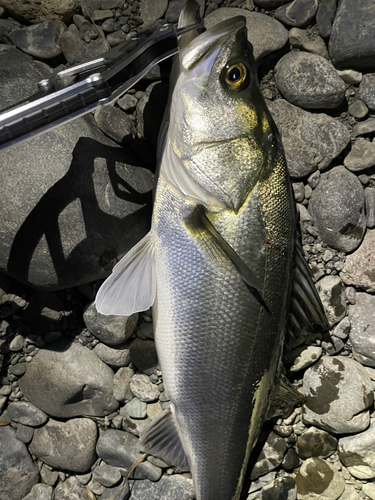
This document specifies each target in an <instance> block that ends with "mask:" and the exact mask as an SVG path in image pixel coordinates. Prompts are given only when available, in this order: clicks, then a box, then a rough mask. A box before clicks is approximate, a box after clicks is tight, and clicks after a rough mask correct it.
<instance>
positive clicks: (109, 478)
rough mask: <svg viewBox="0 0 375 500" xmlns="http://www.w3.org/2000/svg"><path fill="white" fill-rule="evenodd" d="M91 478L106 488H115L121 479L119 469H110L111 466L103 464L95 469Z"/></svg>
mask: <svg viewBox="0 0 375 500" xmlns="http://www.w3.org/2000/svg"><path fill="white" fill-rule="evenodd" d="M93 477H94V478H95V479H96V481H98V482H99V483H100V484H102V485H103V486H105V487H107V488H111V487H112V486H115V485H116V484H118V483H119V482H120V481H121V479H122V476H121V472H120V469H118V468H117V467H112V466H111V465H108V464H106V463H104V462H103V463H102V464H101V465H98V466H97V467H95V469H94V472H93Z"/></svg>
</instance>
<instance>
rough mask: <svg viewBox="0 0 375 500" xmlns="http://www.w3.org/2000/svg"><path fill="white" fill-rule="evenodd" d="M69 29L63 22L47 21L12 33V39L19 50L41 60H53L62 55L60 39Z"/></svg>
mask: <svg viewBox="0 0 375 500" xmlns="http://www.w3.org/2000/svg"><path fill="white" fill-rule="evenodd" d="M66 29H67V27H66V25H65V24H64V23H63V22H62V21H46V22H44V23H41V24H35V25H33V26H27V27H26V28H21V29H16V30H14V31H12V32H11V34H10V39H11V41H12V43H13V44H14V45H15V46H16V47H17V48H19V49H21V50H23V51H24V52H26V54H30V55H31V56H34V57H38V58H40V59H53V58H54V57H57V56H59V55H60V54H61V47H60V45H59V38H60V36H61V34H62V33H63V32H64V31H66Z"/></svg>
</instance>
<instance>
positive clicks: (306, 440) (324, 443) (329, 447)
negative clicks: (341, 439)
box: [296, 427, 337, 460]
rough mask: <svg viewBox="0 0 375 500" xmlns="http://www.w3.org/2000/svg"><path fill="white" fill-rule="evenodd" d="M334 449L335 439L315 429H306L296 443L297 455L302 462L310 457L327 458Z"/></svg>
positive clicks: (335, 446)
mask: <svg viewBox="0 0 375 500" xmlns="http://www.w3.org/2000/svg"><path fill="white" fill-rule="evenodd" d="M336 448H337V439H336V438H334V437H333V436H331V435H330V434H328V432H325V431H322V430H320V429H317V428H316V427H310V428H309V429H307V431H305V432H304V433H303V434H301V436H299V438H298V439H297V443H296V449H297V453H298V455H299V456H300V457H301V458H302V459H303V460H305V459H306V458H310V457H322V458H326V457H329V456H330V455H332V453H334V452H335V451H336Z"/></svg>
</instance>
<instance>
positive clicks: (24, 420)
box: [7, 401, 48, 427]
mask: <svg viewBox="0 0 375 500" xmlns="http://www.w3.org/2000/svg"><path fill="white" fill-rule="evenodd" d="M7 411H8V416H9V418H10V419H11V420H13V422H19V423H21V424H24V425H29V426H31V427H39V426H40V425H43V424H45V423H46V422H47V419H48V417H47V415H46V414H45V413H44V411H42V410H40V409H39V408H37V407H36V406H34V405H32V404H31V403H27V402H26V401H16V402H14V403H10V405H9V406H8V409H7Z"/></svg>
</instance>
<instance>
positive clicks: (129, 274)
mask: <svg viewBox="0 0 375 500" xmlns="http://www.w3.org/2000/svg"><path fill="white" fill-rule="evenodd" d="M155 295H156V273H155V259H154V247H153V243H152V232H151V231H150V232H149V233H148V234H147V235H146V236H145V237H144V238H143V239H142V240H141V241H140V242H139V243H137V244H136V245H135V246H134V247H133V248H132V249H131V250H129V252H128V253H127V254H126V255H125V256H124V257H123V258H122V259H121V260H120V262H118V263H117V264H116V265H115V267H114V268H113V271H112V274H111V275H110V276H108V278H107V279H106V280H105V282H104V283H103V284H102V286H101V287H100V288H99V291H98V293H97V296H96V299H95V305H96V308H97V310H98V311H99V313H101V314H117V315H121V316H130V315H131V314H133V313H135V312H140V311H146V310H147V309H149V308H150V307H151V306H152V304H153V303H154V300H155Z"/></svg>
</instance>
